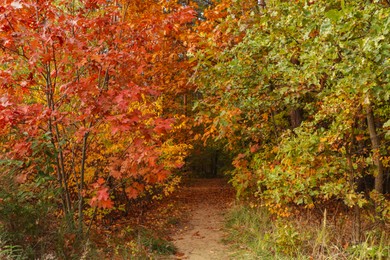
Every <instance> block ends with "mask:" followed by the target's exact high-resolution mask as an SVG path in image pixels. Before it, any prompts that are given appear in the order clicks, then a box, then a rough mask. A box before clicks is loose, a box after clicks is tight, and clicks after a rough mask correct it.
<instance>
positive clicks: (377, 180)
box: [366, 97, 384, 193]
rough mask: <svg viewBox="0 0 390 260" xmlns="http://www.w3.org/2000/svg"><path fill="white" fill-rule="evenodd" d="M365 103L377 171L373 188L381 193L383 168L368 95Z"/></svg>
mask: <svg viewBox="0 0 390 260" xmlns="http://www.w3.org/2000/svg"><path fill="white" fill-rule="evenodd" d="M366 103H367V105H366V113H367V125H368V131H369V133H370V139H371V146H372V153H373V156H372V157H373V160H374V163H375V166H376V168H377V172H376V175H375V190H376V191H378V192H379V193H383V176H384V168H383V164H382V161H381V159H380V153H379V147H380V140H379V137H378V134H377V132H376V127H375V119H374V113H373V111H372V106H371V103H370V100H369V98H368V97H367V98H366Z"/></svg>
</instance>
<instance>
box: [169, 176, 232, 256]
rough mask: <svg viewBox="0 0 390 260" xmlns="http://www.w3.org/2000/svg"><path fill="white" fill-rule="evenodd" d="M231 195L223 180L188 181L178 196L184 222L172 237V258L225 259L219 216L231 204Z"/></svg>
mask: <svg viewBox="0 0 390 260" xmlns="http://www.w3.org/2000/svg"><path fill="white" fill-rule="evenodd" d="M233 198H234V192H233V190H232V188H231V187H229V186H228V185H227V184H226V182H225V181H224V180H223V179H197V180H194V181H191V183H190V184H188V185H186V187H185V188H183V190H182V191H181V192H180V194H179V195H178V198H177V199H178V200H179V202H180V203H181V204H182V206H183V208H184V210H185V211H186V215H187V216H188V220H187V221H186V222H185V223H184V224H183V226H182V227H181V228H180V229H179V230H178V231H177V232H176V234H175V235H174V236H173V240H174V244H175V245H176V247H177V248H178V254H177V255H176V259H192V260H201V259H208V260H209V259H218V260H223V259H229V252H228V248H227V246H225V245H224V244H223V243H222V241H221V240H222V239H223V237H224V232H223V230H222V229H223V221H224V216H223V214H224V213H225V212H226V210H227V208H228V207H229V206H230V205H231V203H232V201H233Z"/></svg>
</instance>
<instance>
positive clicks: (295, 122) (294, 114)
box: [290, 108, 303, 129]
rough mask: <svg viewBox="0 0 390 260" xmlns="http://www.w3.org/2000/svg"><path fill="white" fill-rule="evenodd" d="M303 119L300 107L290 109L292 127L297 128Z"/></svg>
mask: <svg viewBox="0 0 390 260" xmlns="http://www.w3.org/2000/svg"><path fill="white" fill-rule="evenodd" d="M302 121H303V110H302V109H301V108H294V109H291V111H290V124H291V127H292V129H294V128H297V127H298V126H300V125H301V123H302Z"/></svg>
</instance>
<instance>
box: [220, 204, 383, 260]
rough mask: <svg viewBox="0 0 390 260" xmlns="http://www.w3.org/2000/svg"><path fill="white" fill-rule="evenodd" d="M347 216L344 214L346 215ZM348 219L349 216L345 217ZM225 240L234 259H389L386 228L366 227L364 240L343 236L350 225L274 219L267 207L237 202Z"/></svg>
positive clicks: (230, 215) (323, 221)
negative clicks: (349, 238)
mask: <svg viewBox="0 0 390 260" xmlns="http://www.w3.org/2000/svg"><path fill="white" fill-rule="evenodd" d="M344 217H345V216H344ZM343 221H345V222H346V223H348V220H343ZM226 229H227V231H228V234H229V235H228V238H227V239H226V242H228V243H229V244H231V245H232V248H233V249H234V253H233V259H248V260H250V259H378V260H379V259H389V257H390V243H389V242H390V239H389V235H388V234H387V233H386V232H385V231H367V232H365V233H363V238H364V239H363V240H360V242H354V243H353V242H351V241H352V240H350V241H347V242H346V241H345V240H343V241H342V240H341V238H342V237H348V235H350V234H346V233H348V232H350V230H348V229H340V227H339V226H337V225H333V224H331V223H327V217H326V213H325V214H324V216H323V219H322V220H321V221H320V222H318V221H317V222H316V221H308V219H304V220H303V219H302V218H301V219H294V218H292V219H274V218H272V217H271V215H270V214H269V212H268V211H267V209H265V208H250V207H249V206H246V205H237V206H235V207H234V208H233V209H232V210H231V212H230V213H229V214H228V216H227V220H226Z"/></svg>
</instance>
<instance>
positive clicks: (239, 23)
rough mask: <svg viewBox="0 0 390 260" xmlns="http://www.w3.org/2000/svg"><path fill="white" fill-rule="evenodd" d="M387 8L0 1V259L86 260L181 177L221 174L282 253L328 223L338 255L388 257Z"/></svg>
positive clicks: (348, 0) (332, 0)
mask: <svg viewBox="0 0 390 260" xmlns="http://www.w3.org/2000/svg"><path fill="white" fill-rule="evenodd" d="M389 7H390V3H389V2H388V1H387V0H382V1H379V0H372V1H360V0H327V1H322V0H317V1H316V0H314V1H304V0H296V1H282V0H268V1H265V2H264V1H240V0H220V1H217V0H216V1H207V0H206V1H203V0H198V1H180V0H179V1H155V0H144V1H105V0H72V1H68V0H67V1H63V0H56V1H47V0H36V1H29V0H20V1H12V0H4V1H3V2H2V4H1V5H0V17H1V19H0V53H1V55H0V79H1V81H0V143H1V146H0V168H1V173H0V224H1V234H2V235H1V238H0V242H1V243H0V249H1V251H0V255H1V256H4V257H9V258H18V257H19V258H20V259H23V258H28V259H34V258H35V259H39V258H42V259H45V258H44V257H47V255H51V256H54V257H55V258H63V259H71V258H75V259H77V258H80V257H81V258H82V257H86V259H88V256H87V255H88V254H89V253H90V252H91V251H93V250H90V249H88V250H87V249H86V248H93V247H94V246H93V243H94V240H93V239H92V237H93V236H99V234H98V232H97V231H98V230H100V229H102V228H105V227H110V226H115V225H116V224H118V223H120V221H121V220H122V219H124V218H130V217H131V215H132V214H133V212H134V211H136V210H139V209H141V208H142V207H145V205H146V204H153V203H155V202H156V201H164V200H167V199H168V197H169V195H170V194H171V193H173V192H175V191H176V190H177V189H178V187H179V184H180V180H181V179H182V178H183V176H187V175H191V174H192V175H194V174H195V175H198V176H202V177H214V176H218V175H219V176H220V175H222V174H225V175H226V176H228V178H229V181H230V183H231V184H232V185H233V186H234V188H235V189H236V191H237V197H238V198H240V199H241V201H243V203H245V205H248V210H249V211H251V213H248V214H253V218H256V217H258V216H259V214H260V213H258V210H259V209H261V210H264V211H267V212H268V213H269V216H270V219H271V220H272V221H274V222H275V221H276V222H275V223H283V225H282V226H281V227H282V228H283V230H287V233H286V234H284V233H283V234H284V236H279V238H281V239H282V240H281V241H280V243H279V244H278V245H279V246H280V252H281V253H282V254H284V255H286V256H290V257H292V256H296V255H295V254H296V252H295V251H292V249H291V248H294V247H297V246H298V245H299V244H300V243H302V241H304V240H305V238H303V235H302V233H300V232H299V228H297V227H296V226H295V225H296V224H294V223H296V222H294V221H296V219H297V217H298V216H299V217H302V218H305V219H308V218H309V216H312V217H313V216H315V217H313V218H316V219H319V223H320V225H319V226H320V227H321V225H322V224H321V223H324V222H325V221H326V219H327V216H328V218H331V219H332V220H333V223H334V225H336V226H337V225H338V224H340V223H342V224H340V225H341V226H339V227H342V229H341V230H342V231H341V233H342V235H341V236H342V237H343V238H342V239H340V241H338V242H339V244H338V248H339V249H340V251H343V252H344V253H345V254H344V256H346V257H352V258H353V257H357V258H359V257H361V259H366V258H367V259H368V258H377V259H381V258H382V259H384V258H386V257H388V256H389V246H388V245H389V237H388V234H389V233H388V230H389V219H390V203H389V196H388V194H389V191H390V145H389V144H390V116H389V115H390V102H389V100H390V59H389V57H390V8H389ZM256 212H257V213H256ZM278 221H279V222H278ZM280 221H282V222H280ZM314 222H315V221H314V220H313V223H314ZM286 223H287V224H286ZM307 225H309V226H310V225H311V224H310V222H309V223H307ZM324 225H325V224H324ZM318 232H321V229H319V231H318ZM339 232H340V230H339ZM112 233H113V235H112V236H115V232H112ZM129 233H130V234H132V235H134V234H135V233H134V234H133V233H132V232H130V231H129ZM320 234H322V233H320ZM132 235H130V238H129V239H131V237H132ZM317 235H318V234H317ZM133 238H134V237H133ZM322 238H323V237H322ZM134 241H136V240H134ZM289 241H295V242H296V243H295V242H294V243H295V244H291V242H289ZM115 244H117V243H115ZM318 245H322V246H318V248H317V249H318V250H320V251H321V252H322V256H323V257H325V258H326V257H327V256H329V255H330V253H331V251H332V250H330V249H329V248H328V249H326V248H325V246H324V244H320V243H319V244H318ZM143 246H145V245H143ZM97 247H98V246H97ZM105 247H107V248H111V249H112V250H111V251H110V250H109V251H107V252H105V253H106V254H107V255H115V254H117V252H116V251H115V245H114V244H106V245H105ZM127 247H128V252H130V253H129V254H130V255H131V254H133V255H135V256H136V255H139V254H143V256H145V255H144V254H146V253H147V252H149V251H147V250H146V249H145V250H141V249H140V247H139V245H137V243H136V242H134V243H133V244H131V243H130V244H128V245H127ZM97 251H99V250H97ZM141 251H142V252H141ZM356 252H358V253H357V254H356ZM365 257H366V258H365Z"/></svg>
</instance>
